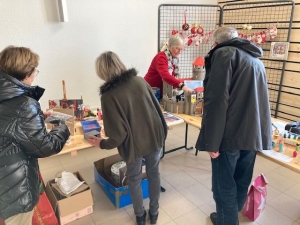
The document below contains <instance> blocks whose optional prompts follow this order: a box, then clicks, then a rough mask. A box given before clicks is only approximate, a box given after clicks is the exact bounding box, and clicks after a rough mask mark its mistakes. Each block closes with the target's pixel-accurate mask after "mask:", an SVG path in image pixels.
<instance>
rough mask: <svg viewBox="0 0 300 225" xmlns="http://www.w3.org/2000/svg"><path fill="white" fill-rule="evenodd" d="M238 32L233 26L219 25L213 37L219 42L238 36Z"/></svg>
mask: <svg viewBox="0 0 300 225" xmlns="http://www.w3.org/2000/svg"><path fill="white" fill-rule="evenodd" d="M238 36H239V35H238V32H237V30H236V29H235V28H233V27H220V28H218V29H217V30H216V31H215V32H214V35H213V39H214V41H215V42H217V43H218V44H221V43H223V42H225V41H229V40H231V39H233V38H236V37H238Z"/></svg>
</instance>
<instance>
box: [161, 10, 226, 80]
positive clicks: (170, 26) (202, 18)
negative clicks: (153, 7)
mask: <svg viewBox="0 0 300 225" xmlns="http://www.w3.org/2000/svg"><path fill="white" fill-rule="evenodd" d="M220 10H221V7H220V6H218V5H185V4H182V5H171V4H165V5H160V6H159V9H158V15H159V16H158V40H159V41H158V51H160V49H161V47H162V46H163V45H164V44H165V43H166V42H167V41H168V39H169V38H170V36H171V35H172V31H178V32H179V33H181V34H182V35H183V36H184V37H185V38H186V39H188V37H189V36H191V35H192V33H191V27H192V25H193V24H195V26H196V27H198V26H199V24H200V25H201V26H202V29H203V36H202V43H199V45H198V46H196V42H197V40H198V39H197V38H194V39H193V43H191V45H190V46H186V47H185V48H184V50H183V52H182V53H181V55H180V60H179V70H180V78H190V77H192V63H193V62H194V60H195V59H196V58H198V57H204V56H205V55H206V54H207V53H208V51H209V50H210V49H211V46H212V39H211V38H209V35H211V34H212V33H210V32H211V31H214V30H215V29H216V27H218V26H219V25H220ZM184 23H187V24H189V27H190V28H189V30H187V31H184V30H182V25H183V24H184ZM186 41H188V40H186Z"/></svg>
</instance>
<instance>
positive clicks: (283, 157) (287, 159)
mask: <svg viewBox="0 0 300 225" xmlns="http://www.w3.org/2000/svg"><path fill="white" fill-rule="evenodd" d="M261 153H263V154H265V155H267V156H270V157H271V158H273V159H277V160H279V161H282V162H285V163H289V162H290V161H292V160H293V158H292V157H290V156H287V155H284V154H282V153H280V152H275V151H273V150H263V151H261Z"/></svg>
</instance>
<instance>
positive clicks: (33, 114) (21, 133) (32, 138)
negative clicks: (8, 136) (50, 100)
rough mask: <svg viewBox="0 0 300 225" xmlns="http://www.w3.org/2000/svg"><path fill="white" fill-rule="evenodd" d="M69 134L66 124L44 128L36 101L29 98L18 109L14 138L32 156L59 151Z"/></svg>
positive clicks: (42, 116)
mask: <svg viewBox="0 0 300 225" xmlns="http://www.w3.org/2000/svg"><path fill="white" fill-rule="evenodd" d="M69 136H70V131H69V129H68V127H67V126H66V125H60V126H57V127H56V128H54V129H53V130H51V131H50V132H49V133H48V132H47V130H46V126H45V123H44V115H43V112H42V110H41V109H40V105H39V103H38V102H37V101H35V100H31V99H29V100H28V101H27V102H25V103H24V104H23V105H22V106H21V107H20V111H19V117H18V120H17V131H16V132H15V140H16V141H17V142H18V144H19V146H20V148H21V149H22V150H23V151H24V153H26V154H27V155H28V156H30V157H32V158H43V157H48V156H51V155H54V154H56V153H59V152H60V151H61V150H62V148H63V147H64V144H65V143H66V141H67V140H68V138H69Z"/></svg>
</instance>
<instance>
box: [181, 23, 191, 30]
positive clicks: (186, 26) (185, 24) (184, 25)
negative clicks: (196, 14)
mask: <svg viewBox="0 0 300 225" xmlns="http://www.w3.org/2000/svg"><path fill="white" fill-rule="evenodd" d="M189 28H190V26H189V25H188V24H187V23H184V24H183V25H182V30H185V31H186V30H188V29H189Z"/></svg>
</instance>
